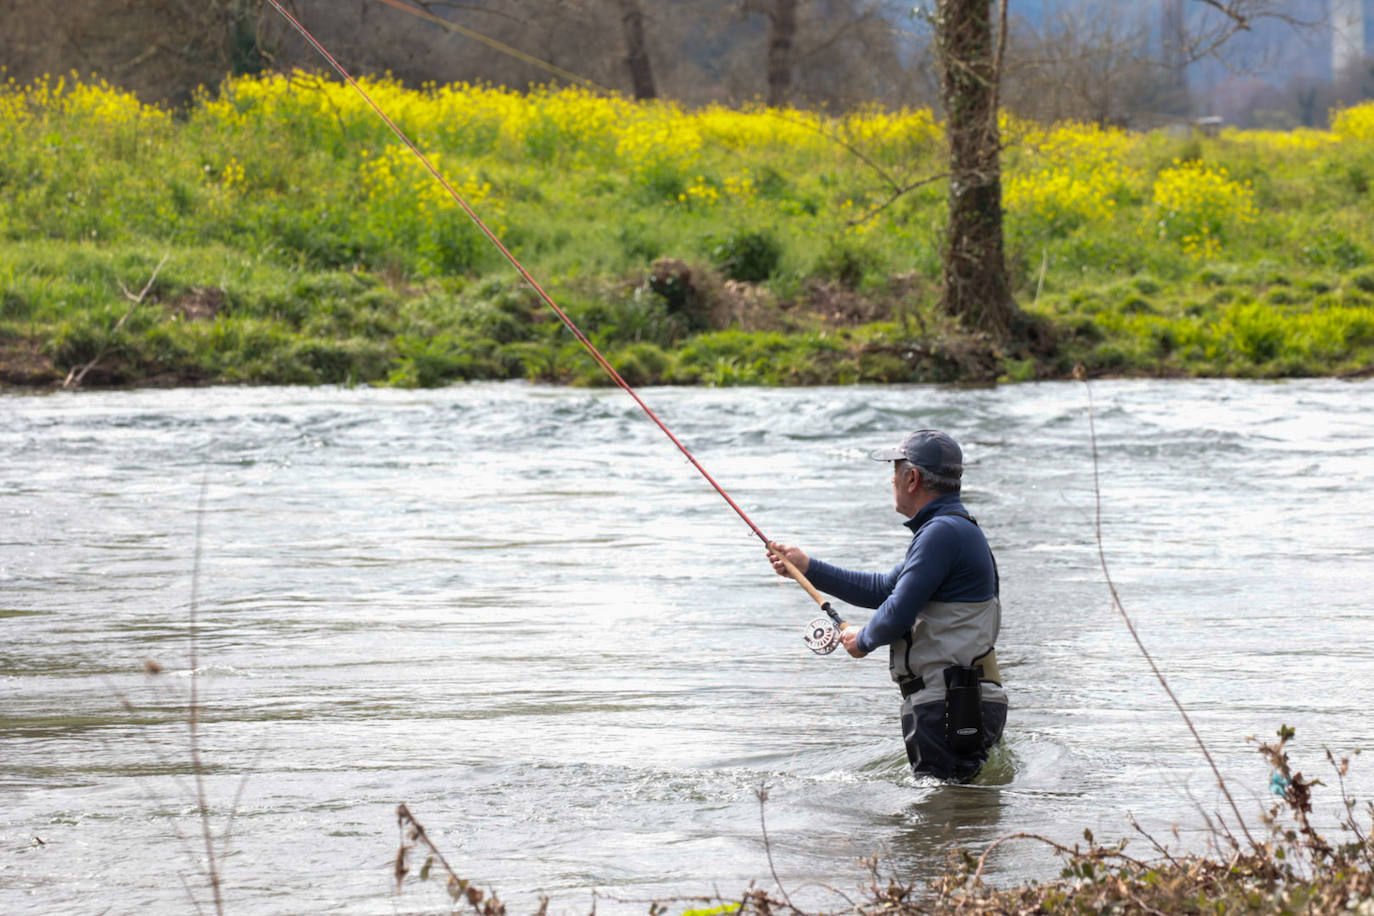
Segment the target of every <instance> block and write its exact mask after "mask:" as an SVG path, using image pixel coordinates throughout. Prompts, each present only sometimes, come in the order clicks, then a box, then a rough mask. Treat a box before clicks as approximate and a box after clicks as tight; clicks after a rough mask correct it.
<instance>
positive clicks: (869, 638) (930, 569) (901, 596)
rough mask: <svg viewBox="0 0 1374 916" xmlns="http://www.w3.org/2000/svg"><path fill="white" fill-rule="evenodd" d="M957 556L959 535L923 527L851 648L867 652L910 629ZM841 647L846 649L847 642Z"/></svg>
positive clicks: (934, 527)
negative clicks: (886, 592) (874, 611)
mask: <svg viewBox="0 0 1374 916" xmlns="http://www.w3.org/2000/svg"><path fill="white" fill-rule="evenodd" d="M958 557H959V538H958V536H957V534H956V533H955V532H954V531H952V530H950V529H949V528H947V527H946V526H944V525H937V524H931V525H927V526H926V527H925V528H923V529H922V530H921V532H920V533H919V534H918V535H916V538H915V540H914V541H912V544H911V548H910V549H909V550H908V551H907V555H906V559H905V560H904V561H903V562H902V564H901V565H900V566H899V567H898V568H897V569H896V570H894V573H895V577H894V578H895V581H894V583H893V585H892V589H891V591H890V593H889V594H888V596H887V598H886V599H885V600H884V601H883V602H882V604H880V605H879V606H878V610H877V612H876V613H874V615H873V617H872V619H870V620H869V621H868V623H866V624H864V628H863V629H862V630H861V631H860V632H859V633H857V634H855V637H854V649H857V650H858V651H859V652H862V653H864V654H867V653H869V652H872V651H873V650H874V649H876V648H878V647H879V646H885V645H888V644H889V643H892V642H896V641H897V640H898V639H900V638H901V637H902V636H905V635H906V634H907V633H909V632H911V628H912V627H914V626H915V625H916V616H917V615H918V614H920V613H921V609H922V608H924V607H925V606H926V602H927V601H929V600H930V596H931V595H933V594H935V591H936V589H938V588H939V587H940V584H941V583H942V582H944V581H945V579H946V577H948V576H949V573H950V570H951V569H952V568H953V567H954V564H955V562H956V561H957V560H958ZM813 565H814V563H813ZM818 587H819V586H818ZM845 648H846V649H848V648H849V645H848V643H846V644H845ZM854 649H851V650H850V654H851V655H853V654H854Z"/></svg>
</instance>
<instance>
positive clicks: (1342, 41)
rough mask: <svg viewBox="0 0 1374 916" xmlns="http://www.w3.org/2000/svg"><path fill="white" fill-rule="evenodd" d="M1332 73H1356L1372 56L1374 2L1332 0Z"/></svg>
mask: <svg viewBox="0 0 1374 916" xmlns="http://www.w3.org/2000/svg"><path fill="white" fill-rule="evenodd" d="M1330 15H1331V77H1332V78H1333V79H1339V78H1340V77H1342V76H1344V75H1346V74H1348V73H1353V72H1354V70H1355V69H1356V68H1357V67H1359V66H1360V64H1362V63H1363V62H1364V60H1365V58H1367V57H1369V54H1370V49H1371V46H1374V41H1371V35H1370V32H1371V30H1374V3H1371V2H1370V0H1330Z"/></svg>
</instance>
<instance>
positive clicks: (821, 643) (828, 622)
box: [267, 0, 844, 655]
mask: <svg viewBox="0 0 1374 916" xmlns="http://www.w3.org/2000/svg"><path fill="white" fill-rule="evenodd" d="M267 2H268V3H270V4H271V5H272V8H273V9H275V10H276V11H277V12H278V13H280V14H281V15H282V18H283V19H285V20H286V21H287V22H288V23H290V25H291V27H292V28H293V29H295V30H296V31H297V32H298V33H299V34H300V36H301V37H302V38H304V39H305V41H306V43H307V44H309V45H310V46H311V47H313V48H314V49H315V50H316V51H318V52H319V53H320V56H321V57H323V58H324V59H325V60H326V61H328V62H329V66H330V67H332V68H333V69H334V72H336V73H338V74H339V77H340V78H341V79H343V81H344V82H346V83H347V84H348V85H350V86H352V87H353V89H354V90H355V91H356V92H357V93H358V95H360V96H361V97H362V98H363V101H365V102H367V104H368V107H370V108H371V109H372V110H373V111H374V112H375V113H376V114H377V117H379V118H381V119H382V121H383V123H385V124H386V126H387V127H388V128H390V129H391V132H392V133H393V134H395V135H396V138H397V139H398V140H400V141H401V142H402V143H403V144H405V146H406V148H407V149H409V150H410V151H411V153H412V154H414V156H415V158H416V159H418V160H419V161H420V163H421V164H422V165H423V166H424V167H425V168H426V169H427V170H428V171H429V174H430V175H431V176H433V178H434V180H435V181H437V182H439V184H440V185H441V186H442V187H443V189H444V190H445V191H446V192H447V193H448V195H449V197H451V198H453V201H454V203H456V204H457V205H458V206H459V207H461V208H462V210H463V212H464V213H466V214H467V215H468V218H469V219H470V220H472V222H473V224H474V225H475V226H476V227H477V228H478V229H479V230H481V232H482V234H483V235H485V236H486V237H487V240H488V241H490V242H491V243H492V244H493V245H495V246H496V249H497V250H498V251H500V252H501V255H502V256H503V257H504V258H505V259H506V260H507V261H509V262H510V265H511V266H512V267H514V268H515V270H516V272H517V273H518V274H520V276H521V277H522V278H523V279H524V281H525V282H526V283H528V284H529V285H530V288H531V289H533V290H534V291H535V293H536V294H538V296H539V298H540V299H542V300H544V304H545V305H547V306H548V307H549V308H550V309H552V310H553V312H554V314H555V315H557V316H558V320H559V321H561V322H563V325H564V326H565V327H566V328H567V329H568V330H569V331H571V332H572V335H573V336H574V337H576V338H577V340H578V342H579V343H581V344H582V346H583V347H584V348H586V350H587V352H588V353H590V354H591V357H592V359H594V360H596V363H597V365H599V366H600V367H601V368H602V369H603V370H604V371H605V372H606V374H607V375H608V376H610V378H611V380H612V381H613V382H615V383H616V385H618V386H619V387H620V389H621V390H622V391H624V392H625V393H626V394H628V395H629V396H630V397H631V398H633V399H634V402H635V403H636V404H638V405H639V409H640V410H642V411H643V412H644V415H645V416H646V417H648V418H649V419H650V420H652V421H654V425H656V426H657V427H658V428H659V429H661V430H663V434H664V435H665V436H667V437H668V439H669V440H670V441H671V442H672V443H673V445H676V446H677V448H678V451H680V452H682V454H683V455H684V456H685V457H686V458H687V460H688V461H690V462H691V463H692V467H694V468H696V469H697V471H698V472H699V473H700V474H701V476H702V477H704V478H705V479H706V482H707V483H709V484H710V485H711V486H712V487H713V488H714V489H715V491H716V492H717V493H719V494H720V496H721V498H722V499H724V500H725V502H726V503H728V504H729V506H730V508H731V509H734V510H735V514H736V515H738V516H739V517H740V518H741V519H743V520H744V523H745V524H746V525H748V526H749V530H750V531H752V532H753V533H754V535H755V536H756V537H757V538H758V539H759V540H760V541H762V542H763V544H764V546H766V547H767V548H768V549H769V550H770V551H771V552H772V553H773V555H774V556H776V557H777V558H778V559H779V560H781V561H782V565H783V566H784V567H785V568H786V570H787V573H788V575H790V576H791V577H792V578H793V579H795V580H796V582H797V584H798V585H800V586H801V587H802V588H803V589H805V590H806V593H807V594H808V595H810V596H811V598H812V599H813V600H814V601H815V602H816V604H817V605H819V606H820V608H821V610H823V611H825V613H826V615H827V617H828V618H829V619H826V618H824V617H818V618H816V619H815V620H813V621H811V623H810V624H808V625H807V632H806V636H805V637H804V638H805V640H806V644H807V645H808V646H810V647H811V648H812V650H813V651H816V652H818V653H819V654H822V655H824V654H827V653H829V652H831V651H833V650H834V648H835V646H836V645H838V644H839V630H838V628H841V627H843V626H844V621H842V620H841V619H840V616H839V615H838V614H837V613H836V612H835V610H834V609H833V608H832V607H831V606H830V602H829V601H827V600H826V599H825V596H824V595H822V594H821V593H820V592H818V591H817V590H816V588H815V586H813V585H812V584H811V583H810V582H809V581H807V578H806V576H805V575H803V574H802V572H801V570H799V569H797V567H796V566H794V565H793V564H792V561H791V560H789V559H787V557H786V556H784V555H783V554H782V552H781V551H778V550H774V549H773V542H772V541H770V540H769V539H768V537H767V536H766V535H765V534H764V533H763V531H762V530H761V529H760V528H759V526H758V525H755V524H754V521H753V519H751V518H749V516H748V515H747V514H745V511H744V510H743V509H741V508H740V506H739V504H738V503H736V502H735V501H734V500H733V499H732V498H731V497H730V494H729V493H726V492H725V488H724V487H722V486H721V485H720V484H719V483H717V482H716V479H715V478H714V477H712V476H711V475H710V473H709V472H708V471H707V470H706V468H704V467H702V466H701V462H699V461H697V459H696V456H695V455H693V454H692V452H691V451H690V450H689V449H688V448H687V446H685V445H683V444H682V441H681V440H680V439H678V437H677V436H675V435H673V431H672V430H671V429H669V428H668V426H667V424H665V423H664V422H663V421H662V420H660V419H659V418H658V414H656V413H654V412H653V410H651V409H650V408H649V405H648V404H646V403H644V399H643V398H641V397H640V396H639V394H638V393H637V392H636V391H635V390H634V389H633V388H631V387H630V384H629V383H628V382H626V381H625V379H623V378H621V376H620V373H619V372H617V371H616V370H615V367H614V366H612V365H611V364H610V362H609V361H608V360H607V359H606V357H604V356H602V355H601V351H600V350H598V349H597V348H596V345H595V344H593V343H592V342H591V341H590V340H588V339H587V335H586V334H583V333H582V329H581V328H579V327H578V326H577V324H576V323H575V322H574V321H573V320H572V319H571V318H570V317H568V314H567V312H565V311H563V309H561V308H559V306H558V303H557V302H555V301H554V300H553V297H552V296H550V295H549V294H548V292H546V291H545V289H544V287H543V286H541V285H540V284H539V281H537V280H535V278H534V276H533V275H532V274H530V272H529V271H528V270H526V269H525V266H524V265H523V264H521V263H520V261H519V259H518V258H516V257H515V255H514V254H512V253H511V251H510V249H509V248H507V247H506V246H505V244H504V243H503V242H502V241H501V239H500V238H499V237H498V236H497V235H496V233H495V232H493V231H492V230H491V229H490V228H488V227H487V224H486V223H485V222H484V221H483V220H482V218H481V217H480V216H478V215H477V211H476V210H474V209H473V208H472V207H471V206H470V205H469V204H468V202H467V200H465V199H464V198H463V195H461V194H459V193H458V191H457V189H455V188H454V187H453V185H452V184H450V183H449V181H448V179H446V178H445V177H444V176H443V174H441V173H440V171H439V170H438V169H437V168H435V167H434V163H432V162H430V160H429V157H428V156H426V155H425V154H424V153H423V152H422V151H421V150H420V148H419V147H418V146H416V145H415V143H414V142H413V141H412V140H411V139H410V137H408V136H407V135H406V133H405V131H403V130H401V128H400V127H399V126H397V124H396V122H395V121H393V120H392V119H391V117H390V116H389V115H388V114H387V113H386V112H385V111H383V110H382V107H381V106H380V105H378V104H377V102H376V101H375V100H374V99H373V98H372V96H370V95H368V93H367V90H366V89H364V88H363V87H362V86H361V85H359V83H358V81H357V80H355V79H354V78H353V76H352V74H350V73H349V72H348V71H347V70H346V69H344V66H343V64H341V63H339V61H338V60H337V59H336V58H335V57H334V55H333V54H330V53H329V50H328V49H327V48H325V46H324V45H323V44H321V43H320V42H319V40H318V39H316V38H315V36H314V35H312V34H310V31H309V30H308V29H306V27H305V26H304V25H302V24H301V23H300V21H299V20H298V19H297V18H296V17H295V16H293V15H291V14H290V13H289V12H287V11H286V9H285V8H284V7H283V6H282V5H281V4H280V3H279V2H277V0H267Z"/></svg>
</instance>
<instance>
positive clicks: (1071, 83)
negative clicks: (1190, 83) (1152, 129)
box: [1001, 0, 1188, 125]
mask: <svg viewBox="0 0 1374 916" xmlns="http://www.w3.org/2000/svg"><path fill="white" fill-rule="evenodd" d="M1165 8H1166V10H1167V9H1168V8H1169V7H1168V6H1167V5H1166V7H1165ZM1157 14H1158V10H1156V9H1155V8H1154V7H1152V6H1151V7H1134V8H1131V9H1120V8H1109V7H1106V6H1103V5H1102V4H1100V3H1091V2H1085V0H1073V2H1070V3H1062V4H1057V5H1047V6H1046V7H1044V15H1043V16H1042V17H1041V19H1040V20H1039V21H1038V22H1028V21H1026V20H1024V19H1023V20H1012V21H1011V22H1010V23H1009V24H1008V28H1009V32H1010V38H1009V40H1008V50H1007V57H1006V66H1005V73H1004V75H1003V79H1002V92H1001V98H1002V104H1003V105H1004V106H1005V107H1006V108H1009V109H1011V110H1012V111H1015V112H1016V113H1017V114H1020V115H1022V116H1023V117H1029V118H1033V119H1035V120H1038V121H1045V122H1051V121H1060V120H1078V121H1093V122H1096V123H1097V124H1101V125H1127V124H1134V123H1139V122H1140V121H1141V120H1142V119H1146V118H1148V116H1150V115H1155V114H1158V115H1162V116H1168V117H1173V116H1176V115H1178V114H1180V113H1183V112H1186V109H1187V104H1188V102H1187V92H1186V89H1185V88H1184V86H1183V84H1182V82H1181V77H1180V73H1179V70H1178V68H1177V64H1176V61H1175V60H1174V59H1173V58H1172V57H1171V56H1170V55H1171V54H1172V53H1173V50H1174V48H1175V47H1176V44H1175V42H1174V41H1172V40H1171V41H1168V42H1158V43H1157V41H1156V37H1155V36H1156V32H1155V27H1156V25H1157V24H1158V25H1161V26H1163V25H1167V24H1168V22H1167V20H1165V21H1160V20H1159V18H1158V16H1157ZM1163 37H1167V34H1166V35H1162V36H1161V38H1163ZM1160 44H1162V45H1163V47H1162V48H1161V47H1159V45H1160ZM1161 50H1162V51H1163V52H1164V53H1163V55H1162V58H1161V53H1160V51H1161Z"/></svg>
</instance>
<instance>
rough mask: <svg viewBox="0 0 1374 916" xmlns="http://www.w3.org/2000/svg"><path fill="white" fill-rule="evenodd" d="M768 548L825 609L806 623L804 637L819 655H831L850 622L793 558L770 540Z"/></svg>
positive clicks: (808, 645) (790, 574) (788, 572)
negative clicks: (798, 567) (794, 563)
mask: <svg viewBox="0 0 1374 916" xmlns="http://www.w3.org/2000/svg"><path fill="white" fill-rule="evenodd" d="M768 550H769V552H770V553H772V554H773V556H775V557H777V558H778V560H779V561H780V562H781V563H782V566H783V568H784V569H786V570H787V574H788V575H789V576H791V577H792V578H793V579H794V580H796V583H797V584H798V585H800V586H801V587H802V588H803V589H805V590H806V593H807V594H808V595H810V596H811V598H812V600H813V601H815V602H816V604H818V605H820V608H821V610H822V611H825V616H824V617H816V618H814V619H813V620H812V621H811V622H810V623H808V624H807V625H806V632H805V633H804V634H803V635H802V639H803V640H805V641H806V645H807V647H808V648H810V649H811V651H812V652H815V653H816V654H817V655H829V654H830V653H831V652H834V651H835V648H836V647H837V646H839V644H840V631H841V630H843V629H844V628H845V627H847V626H849V624H848V623H846V622H845V620H844V618H842V617H841V616H840V615H839V614H838V613H837V612H836V611H835V609H834V608H833V607H831V606H830V602H829V601H828V600H827V599H826V597H825V596H824V595H822V594H821V593H820V592H818V591H817V590H816V586H814V585H812V584H811V582H810V581H809V580H808V579H807V578H806V575H805V574H804V573H802V571H801V570H800V569H797V567H796V566H795V565H793V563H792V561H791V560H789V559H787V555H786V554H784V553H783V552H782V551H781V550H778V549H777V548H776V545H774V544H773V543H772V542H769V544H768Z"/></svg>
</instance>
